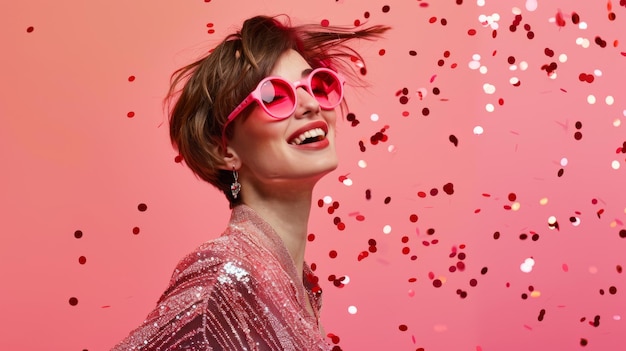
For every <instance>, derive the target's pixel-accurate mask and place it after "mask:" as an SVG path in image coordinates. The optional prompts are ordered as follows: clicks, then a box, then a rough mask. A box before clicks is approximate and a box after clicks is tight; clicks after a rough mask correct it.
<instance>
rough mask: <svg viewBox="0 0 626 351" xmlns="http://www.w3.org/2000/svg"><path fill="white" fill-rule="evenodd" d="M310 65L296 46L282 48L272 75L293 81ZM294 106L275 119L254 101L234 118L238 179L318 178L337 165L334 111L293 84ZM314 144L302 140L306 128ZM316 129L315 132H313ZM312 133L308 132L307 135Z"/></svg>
mask: <svg viewBox="0 0 626 351" xmlns="http://www.w3.org/2000/svg"><path fill="white" fill-rule="evenodd" d="M310 71H311V66H309V64H308V63H307V62H306V61H305V60H304V58H303V57H302V56H301V55H300V54H299V53H298V52H296V51H294V50H289V51H286V52H285V53H284V54H283V55H282V56H280V58H279V60H278V61H277V63H276V66H275V67H274V69H273V70H272V72H271V75H272V76H280V77H282V78H284V79H286V80H287V81H290V82H296V81H298V80H300V79H302V78H303V77H304V76H307V75H308V73H309V72H310ZM296 96H297V102H296V110H295V112H294V113H293V115H291V116H290V117H287V118H285V119H283V120H277V119H275V118H273V117H271V116H269V115H268V114H267V113H266V112H265V111H264V110H263V108H261V107H260V106H258V105H257V106H256V107H255V108H254V110H253V112H252V113H251V115H250V116H249V117H248V118H245V119H244V118H238V119H237V120H235V121H234V123H235V128H234V136H233V138H232V139H231V140H230V142H229V146H230V147H231V148H232V149H233V150H234V151H235V153H236V155H237V156H238V157H239V159H240V161H241V168H240V170H239V174H240V181H245V182H246V183H248V182H251V183H259V185H261V184H269V183H272V182H281V183H284V182H286V181H287V182H295V183H298V182H313V183H315V182H317V180H319V179H320V178H321V177H322V176H323V175H325V174H327V173H329V172H330V171H332V170H334V169H335V168H336V167H337V154H336V151H335V120H336V112H335V110H334V109H333V110H323V109H321V108H320V105H319V103H318V102H317V100H316V99H315V98H314V97H313V96H312V95H310V94H309V93H308V92H307V91H306V90H305V89H304V88H302V87H300V88H298V89H296ZM320 129H321V130H322V131H323V134H324V135H323V136H321V137H318V138H317V141H315V142H312V143H308V141H307V142H305V143H300V142H301V141H302V140H301V139H303V138H304V133H305V132H307V131H314V134H313V135H317V134H319V131H320ZM315 133H317V134H315ZM307 136H310V135H307Z"/></svg>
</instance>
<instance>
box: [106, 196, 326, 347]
mask: <svg viewBox="0 0 626 351" xmlns="http://www.w3.org/2000/svg"><path fill="white" fill-rule="evenodd" d="M321 295H322V292H321V289H320V288H319V286H318V285H317V278H316V277H315V275H314V274H313V272H312V271H311V269H310V267H309V266H308V265H307V264H306V263H305V264H304V270H303V279H302V282H299V279H298V275H297V274H296V267H295V264H294V262H293V260H292V259H291V256H290V255H289V253H288V252H287V248H286V247H285V245H284V244H283V241H282V240H281V239H280V237H279V236H278V234H276V232H275V231H274V230H273V229H272V227H271V226H270V225H269V224H268V223H267V222H265V221H264V220H263V219H262V218H261V217H259V215H258V214H257V213H256V212H254V210H252V209H251V208H250V207H248V206H246V205H239V206H236V207H235V208H234V209H233V211H232V215H231V219H230V222H229V225H228V228H227V229H226V230H225V231H224V233H223V234H222V235H221V236H220V237H219V238H217V239H215V240H212V241H209V242H207V243H205V244H203V245H201V246H200V247H199V248H198V249H196V250H195V251H194V252H192V253H191V254H189V255H188V256H187V257H185V258H184V259H183V260H182V261H181V262H180V263H179V264H178V266H177V268H176V270H175V271H174V274H173V276H172V279H171V281H170V285H169V287H168V288H167V290H166V291H165V292H164V293H163V295H162V296H161V298H160V299H159V301H158V303H157V306H156V308H155V309H154V310H153V311H152V312H151V313H150V314H149V315H148V317H147V319H146V320H145V321H144V323H143V324H142V325H141V326H140V327H138V328H137V329H135V330H134V331H132V332H131V333H130V334H129V336H128V337H126V339H124V340H123V341H122V342H120V343H119V344H118V345H116V346H115V347H114V348H113V350H115V351H122V350H123V351H127V350H155V351H156V350H159V351H173V350H259V351H261V350H263V351H264V350H298V351H300V350H330V346H329V344H328V343H327V342H326V341H325V338H324V336H323V335H322V332H321V327H320V326H319V324H318V323H319V318H318V316H319V311H320V308H321ZM307 300H308V301H310V303H311V306H312V307H313V310H314V313H315V315H311V314H310V313H309V312H308V310H307V308H306V306H307Z"/></svg>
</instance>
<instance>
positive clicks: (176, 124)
mask: <svg viewBox="0 0 626 351" xmlns="http://www.w3.org/2000/svg"><path fill="white" fill-rule="evenodd" d="M280 17H282V18H283V19H284V22H281V21H279V20H278V18H279V17H268V16H256V17H253V18H250V19H248V20H246V21H245V22H244V23H243V26H242V27H241V30H239V31H238V32H236V33H234V34H231V35H229V36H227V37H226V38H225V39H224V40H223V41H222V42H221V43H220V44H219V45H217V46H216V47H215V48H214V49H213V50H212V51H210V52H209V53H208V54H207V55H205V56H204V57H201V58H200V59H199V60H197V61H195V62H193V63H191V64H189V65H187V66H184V67H182V68H180V69H178V70H177V71H175V72H174V73H173V74H172V77H171V81H170V89H169V93H168V95H167V97H166V103H168V105H169V103H171V102H174V101H175V103H174V105H173V108H172V109H171V110H170V116H169V120H170V138H171V141H172V144H173V145H174V148H176V149H177V150H178V152H179V154H180V156H182V158H183V159H184V161H185V163H186V164H187V165H188V166H189V168H191V170H192V171H193V172H194V173H195V174H196V175H197V176H198V177H200V178H201V179H203V180H205V181H207V182H209V183H211V184H213V185H214V186H215V187H217V188H218V189H220V190H221V191H222V192H224V194H225V195H226V198H227V199H228V201H229V202H230V206H231V207H233V206H235V205H236V204H237V203H239V202H240V201H241V197H239V198H237V199H235V198H233V196H232V194H231V191H230V185H231V183H232V182H233V177H232V172H230V171H225V170H223V169H220V168H219V167H218V166H220V165H222V164H223V152H225V150H222V146H221V145H222V142H221V137H222V129H223V127H224V124H225V123H226V118H227V116H228V115H229V114H230V112H231V111H232V110H233V109H234V108H235V107H236V106H237V105H238V104H239V103H240V102H241V101H242V100H243V99H244V98H245V97H246V96H247V95H248V94H249V93H250V92H251V91H252V90H254V88H255V87H256V86H257V84H258V83H259V82H260V81H261V80H262V79H263V78H265V77H266V76H268V75H269V74H270V72H271V71H272V69H273V68H274V65H275V64H276V61H277V60H278V58H279V57H280V56H281V55H282V54H283V53H284V52H285V51H287V50H289V49H293V50H295V51H297V52H298V53H300V55H302V57H304V59H305V60H306V61H307V62H308V63H309V65H311V67H313V68H317V67H328V68H331V69H335V70H338V71H341V72H342V73H344V75H347V76H348V77H349V78H350V77H352V78H354V77H356V76H357V74H356V72H355V71H354V69H353V67H354V65H353V64H350V59H351V58H353V57H356V58H358V59H360V60H361V61H362V57H361V56H360V55H359V54H358V53H357V52H356V51H354V50H353V49H351V48H350V47H348V46H347V45H346V44H345V43H346V41H349V40H352V39H358V38H364V39H373V38H376V37H379V36H380V35H381V34H382V33H384V32H385V31H386V30H387V29H389V27H385V26H371V27H367V28H359V27H355V28H342V27H329V26H321V25H302V26H294V27H292V26H291V24H290V20H289V17H287V16H285V15H283V16H280ZM361 73H363V72H361ZM181 84H182V87H181V88H178V87H179V86H180V85H181ZM252 106H254V104H252V105H250V106H248V108H246V109H245V110H244V111H242V113H241V115H242V116H240V118H245V117H246V116H248V115H249V114H250V112H251V111H252V110H251V109H252V108H253V107H252ZM233 127H234V123H231V124H229V126H228V127H227V130H226V137H227V138H231V137H232V135H233Z"/></svg>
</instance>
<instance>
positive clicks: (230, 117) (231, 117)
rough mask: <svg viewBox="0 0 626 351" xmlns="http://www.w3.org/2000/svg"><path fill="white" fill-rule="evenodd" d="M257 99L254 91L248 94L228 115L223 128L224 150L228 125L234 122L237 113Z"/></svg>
mask: <svg viewBox="0 0 626 351" xmlns="http://www.w3.org/2000/svg"><path fill="white" fill-rule="evenodd" d="M255 100H256V99H255V98H254V92H253V93H251V94H250V95H248V97H246V98H245V99H244V100H243V101H242V102H241V103H240V104H239V105H237V107H235V109H234V110H233V112H231V113H230V114H229V115H228V118H226V123H224V127H223V128H222V130H223V132H222V146H223V147H224V150H226V144H227V143H226V127H227V126H228V125H229V124H230V122H232V121H233V120H234V119H235V117H237V115H239V114H240V113H241V111H243V110H244V109H245V108H246V107H248V106H249V105H250V104H251V103H253V102H254V101H255Z"/></svg>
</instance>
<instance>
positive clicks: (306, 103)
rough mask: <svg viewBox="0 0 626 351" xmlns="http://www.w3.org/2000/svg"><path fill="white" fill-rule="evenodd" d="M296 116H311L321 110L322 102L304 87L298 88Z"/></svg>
mask: <svg viewBox="0 0 626 351" xmlns="http://www.w3.org/2000/svg"><path fill="white" fill-rule="evenodd" d="M296 96H297V98H296V100H297V104H298V105H297V106H296V112H295V115H296V117H309V115H316V114H317V113H319V112H320V104H319V102H318V101H317V99H316V98H315V97H314V96H313V95H312V94H311V93H309V92H308V91H307V90H306V89H305V88H304V87H300V88H298V89H296Z"/></svg>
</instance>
